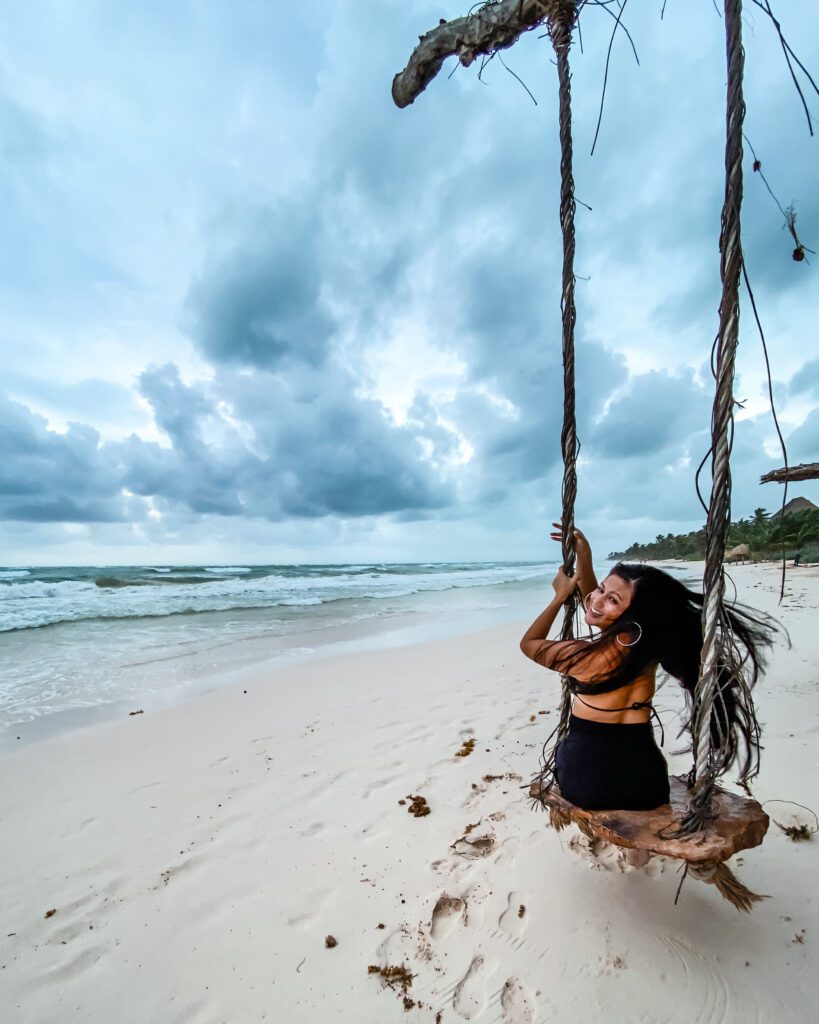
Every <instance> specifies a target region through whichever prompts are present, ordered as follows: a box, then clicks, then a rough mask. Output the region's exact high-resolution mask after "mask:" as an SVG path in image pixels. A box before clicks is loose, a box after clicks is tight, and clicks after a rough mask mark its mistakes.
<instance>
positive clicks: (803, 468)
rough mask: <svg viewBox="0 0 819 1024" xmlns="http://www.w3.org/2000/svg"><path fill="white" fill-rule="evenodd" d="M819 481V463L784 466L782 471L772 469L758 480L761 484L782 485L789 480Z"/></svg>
mask: <svg viewBox="0 0 819 1024" xmlns="http://www.w3.org/2000/svg"><path fill="white" fill-rule="evenodd" d="M817 479H819V462H803V463H801V465H799V466H785V467H784V468H783V469H772V470H771V472H770V473H766V474H765V475H764V476H761V477H760V478H759V482H760V483H761V484H784V483H785V482H786V481H790V480H817Z"/></svg>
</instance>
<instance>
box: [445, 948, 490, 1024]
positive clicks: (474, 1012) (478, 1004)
mask: <svg viewBox="0 0 819 1024" xmlns="http://www.w3.org/2000/svg"><path fill="white" fill-rule="evenodd" d="M494 970H495V965H494V964H489V963H487V962H486V960H485V958H484V957H482V956H476V957H475V958H474V960H473V961H472V963H471V964H470V965H469V970H468V971H467V972H466V974H465V975H464V976H463V978H462V979H461V980H460V981H459V982H458V985H457V986H456V988H455V995H454V997H453V1000H452V1006H453V1007H454V1009H455V1012H456V1013H457V1014H458V1015H459V1016H461V1017H463V1018H464V1020H473V1019H474V1018H475V1017H477V1016H478V1015H479V1014H481V1013H483V1011H484V1010H485V1009H486V983H487V982H488V980H489V978H490V977H491V976H492V974H493V973H494Z"/></svg>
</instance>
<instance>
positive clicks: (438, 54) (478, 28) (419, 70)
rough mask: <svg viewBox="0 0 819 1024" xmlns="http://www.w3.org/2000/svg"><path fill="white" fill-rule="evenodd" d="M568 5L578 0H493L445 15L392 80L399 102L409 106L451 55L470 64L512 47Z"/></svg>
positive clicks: (421, 41) (424, 36)
mask: <svg viewBox="0 0 819 1024" xmlns="http://www.w3.org/2000/svg"><path fill="white" fill-rule="evenodd" d="M567 7H571V8H572V9H574V7H575V3H574V2H573V0H488V2H486V3H484V4H481V5H480V6H479V7H478V8H477V9H475V10H474V11H473V12H472V13H470V14H467V15H465V16H464V17H463V18H456V19H455V20H454V21H443V20H442V21H441V23H440V24H439V25H437V26H436V27H435V28H433V29H431V30H430V31H429V32H427V33H426V34H425V35H423V36H420V39H419V43H418V45H417V46H416V47H415V49H414V50H413V52H412V54H411V56H410V59H409V62H408V63H407V66H406V67H405V68H404V70H403V71H401V72H399V73H398V74H397V75H396V76H395V78H394V79H393V80H392V98H393V100H394V101H395V105H396V106H397V107H401V108H403V107H408V106H409V105H410V103H412V102H413V101H414V100H415V99H417V97H418V96H420V95H421V93H422V92H423V91H424V89H426V87H427V86H428V85H429V83H430V82H431V81H432V80H433V78H435V76H436V75H437V74H438V72H439V71H440V70H441V68H442V67H443V63H444V61H445V60H446V59H447V58H448V57H457V58H458V60H459V61H460V62H461V64H463V66H464V67H469V65H470V64H471V63H472V61H473V60H474V59H475V58H476V57H477V56H479V55H481V54H491V53H495V52H496V51H498V50H505V49H507V48H508V47H510V46H512V44H513V43H515V42H517V40H518V39H519V38H520V37H521V36H522V35H523V33H524V32H529V31H531V29H533V28H536V27H537V26H538V25H541V24H543V22H544V21H546V19H547V18H552V17H555V16H557V15H558V14H559V13H561V12H562V11H563V10H564V9H565V8H567Z"/></svg>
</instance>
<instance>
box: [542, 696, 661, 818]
mask: <svg viewBox="0 0 819 1024" xmlns="http://www.w3.org/2000/svg"><path fill="white" fill-rule="evenodd" d="M555 778H556V779H557V784H558V785H559V786H560V792H561V793H562V795H563V796H564V797H565V798H566V799H567V800H568V801H569V802H570V803H573V804H575V805H576V806H577V807H583V808H585V809H586V810H588V811H604V810H630V811H648V810H651V809H652V808H653V807H659V806H660V804H666V803H668V798H669V790H668V765H667V764H666V760H665V758H664V757H663V755H662V751H661V750H660V748H659V747H658V746H657V742H656V740H655V739H654V730H653V729H652V727H651V722H638V723H636V724H632V725H623V724H612V725H609V724H607V723H605V722H592V721H589V719H587V718H577V717H576V716H575V715H572V716H571V717H570V719H569V733H568V735H567V736H566V738H565V739H563V740H561V742H560V743H559V744H558V745H557V749H556V751H555Z"/></svg>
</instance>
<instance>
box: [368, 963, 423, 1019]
mask: <svg viewBox="0 0 819 1024" xmlns="http://www.w3.org/2000/svg"><path fill="white" fill-rule="evenodd" d="M367 974H377V975H378V976H379V977H380V978H381V979H382V980H383V981H384V983H385V984H386V985H387V986H388V987H389V988H391V989H392V990H393V992H398V993H399V994H400V995H401V999H402V1002H403V1004H404V1009H405V1010H411V1009H412V1008H413V1006H415V1000H414V999H412V998H410V995H409V990H410V986H411V985H412V979H413V978H414V977H415V975H414V974H411V973H410V971H409V970H408V969H407V968H406V967H405V966H404V964H401V966H400V967H397V966H395V965H392V966H390V965H389V964H387V965H386V966H384V967H379V966H378V964H370V966H369V967H368V968H367ZM419 1005H420V1004H419Z"/></svg>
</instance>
